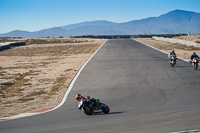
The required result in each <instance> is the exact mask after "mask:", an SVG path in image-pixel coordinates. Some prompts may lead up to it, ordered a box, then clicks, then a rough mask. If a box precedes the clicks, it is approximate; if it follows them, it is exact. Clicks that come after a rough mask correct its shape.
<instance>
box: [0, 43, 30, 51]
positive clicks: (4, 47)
mask: <svg viewBox="0 0 200 133" xmlns="http://www.w3.org/2000/svg"><path fill="white" fill-rule="evenodd" d="M24 45H26V43H25V42H6V43H0V52H1V51H3V50H7V49H11V48H12V47H18V46H24Z"/></svg>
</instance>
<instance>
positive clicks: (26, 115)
mask: <svg viewBox="0 0 200 133" xmlns="http://www.w3.org/2000/svg"><path fill="white" fill-rule="evenodd" d="M107 40H108V39H106V40H105V41H104V42H103V43H102V44H101V46H100V47H99V48H98V49H97V50H96V51H95V53H94V54H93V55H92V56H91V57H90V58H89V59H88V60H87V62H86V63H85V64H84V65H83V66H82V67H81V68H80V69H79V71H78V72H77V73H76V75H75V77H74V78H73V80H72V81H71V83H70V85H69V87H68V89H67V91H66V93H65V95H64V97H63V99H62V101H61V102H60V103H59V104H58V105H57V106H56V107H54V108H48V109H39V110H35V111H29V112H27V113H22V114H18V115H14V116H10V117H3V118H0V122H3V121H8V120H13V119H18V118H23V117H28V116H34V115H39V114H43V113H47V112H50V111H53V110H56V109H58V108H59V107H61V106H62V105H63V104H64V103H65V101H66V100H67V97H68V95H69V93H70V91H71V90H72V87H73V85H74V83H75V81H76V79H77V78H78V76H79V75H80V73H81V71H82V70H83V68H84V67H85V66H86V65H87V64H88V62H89V61H90V60H91V59H92V58H93V56H94V55H95V54H96V53H97V52H98V51H99V50H100V49H101V47H103V45H104V44H105V43H106V42H107Z"/></svg>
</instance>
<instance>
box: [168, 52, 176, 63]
mask: <svg viewBox="0 0 200 133" xmlns="http://www.w3.org/2000/svg"><path fill="white" fill-rule="evenodd" d="M172 56H175V57H176V53H175V51H174V50H172V51H171V52H170V53H169V55H168V58H169V61H170V60H171V57H172Z"/></svg>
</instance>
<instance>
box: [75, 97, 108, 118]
mask: <svg viewBox="0 0 200 133" xmlns="http://www.w3.org/2000/svg"><path fill="white" fill-rule="evenodd" d="M90 103H91V102H90V101H88V100H86V99H85V98H83V99H81V100H80V101H79V102H78V108H79V109H80V110H82V111H83V112H84V113H85V114H86V115H92V114H97V113H104V114H108V113H109V111H110V109H109V107H108V106H107V105H106V104H104V103H100V104H99V105H94V107H90Z"/></svg>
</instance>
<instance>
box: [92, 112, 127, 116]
mask: <svg viewBox="0 0 200 133" xmlns="http://www.w3.org/2000/svg"><path fill="white" fill-rule="evenodd" d="M121 113H124V112H109V113H108V114H103V113H95V114H94V115H116V114H121Z"/></svg>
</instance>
